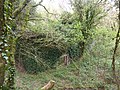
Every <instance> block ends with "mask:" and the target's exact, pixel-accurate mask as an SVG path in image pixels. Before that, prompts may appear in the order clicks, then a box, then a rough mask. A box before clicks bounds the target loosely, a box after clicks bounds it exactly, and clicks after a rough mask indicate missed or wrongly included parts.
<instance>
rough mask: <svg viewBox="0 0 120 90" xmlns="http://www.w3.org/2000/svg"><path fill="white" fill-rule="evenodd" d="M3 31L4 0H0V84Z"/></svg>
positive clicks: (0, 83) (1, 76)
mask: <svg viewBox="0 0 120 90" xmlns="http://www.w3.org/2000/svg"><path fill="white" fill-rule="evenodd" d="M3 33H4V0H0V86H2V85H3V82H4V74H5V69H4V68H5V63H4V59H3V58H2V49H3V38H2V37H3Z"/></svg>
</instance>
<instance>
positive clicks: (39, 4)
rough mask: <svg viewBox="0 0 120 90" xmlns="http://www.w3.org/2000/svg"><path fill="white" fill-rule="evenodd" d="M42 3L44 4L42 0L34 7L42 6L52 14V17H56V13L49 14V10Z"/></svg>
mask: <svg viewBox="0 0 120 90" xmlns="http://www.w3.org/2000/svg"><path fill="white" fill-rule="evenodd" d="M42 2H43V0H41V1H40V2H39V3H38V4H36V5H33V6H32V7H37V6H42V7H43V8H44V9H45V11H46V12H47V13H49V14H52V15H56V14H54V13H51V12H49V11H48V9H47V8H46V7H45V6H44V5H42V4H41V3H42Z"/></svg>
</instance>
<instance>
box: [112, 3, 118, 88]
mask: <svg viewBox="0 0 120 90" xmlns="http://www.w3.org/2000/svg"><path fill="white" fill-rule="evenodd" d="M118 3H119V4H118V5H119V6H118V8H119V14H118V20H119V21H118V25H119V27H118V32H117V35H116V41H115V48H114V53H113V59H112V70H113V76H114V79H115V81H116V84H117V88H118V90H120V86H119V79H118V78H117V75H116V66H115V60H116V59H115V56H116V51H117V48H118V45H119V41H120V1H119V2H118Z"/></svg>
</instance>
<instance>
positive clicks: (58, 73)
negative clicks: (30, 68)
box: [15, 30, 120, 90]
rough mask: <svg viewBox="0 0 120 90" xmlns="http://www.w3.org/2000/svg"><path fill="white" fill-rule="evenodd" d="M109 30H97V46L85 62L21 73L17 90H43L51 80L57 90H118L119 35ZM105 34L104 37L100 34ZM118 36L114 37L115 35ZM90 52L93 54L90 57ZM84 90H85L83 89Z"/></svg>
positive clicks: (17, 82) (119, 63)
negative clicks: (113, 61) (114, 71)
mask: <svg viewBox="0 0 120 90" xmlns="http://www.w3.org/2000/svg"><path fill="white" fill-rule="evenodd" d="M103 31H105V30H99V31H97V33H98V35H96V37H95V39H96V40H95V42H96V44H95V46H93V48H92V51H91V52H85V55H84V57H83V60H81V61H79V60H78V61H76V62H74V63H71V64H70V65H68V66H64V65H59V66H57V68H56V69H52V70H47V71H46V72H41V73H38V74H36V75H31V74H27V73H20V72H17V74H16V85H15V86H16V90H40V88H41V87H42V86H44V85H45V84H46V83H47V82H48V81H49V80H51V79H52V80H55V81H56V84H55V87H54V89H53V90H64V88H82V89H79V90H117V86H116V84H115V81H114V79H113V76H112V67H111V63H112V58H111V57H112V54H113V48H114V41H113V40H112V38H113V37H114V36H115V34H114V33H112V32H105V33H106V36H104V37H103V36H101V35H102V34H104V32H103ZM99 33H101V34H99ZM112 34H114V35H112ZM99 37H100V38H101V39H100V38H99ZM88 53H89V54H88ZM119 55H120V47H118V51H117V55H116V72H117V75H118V76H117V77H118V79H119V80H120V56H119ZM83 88H84V89H83Z"/></svg>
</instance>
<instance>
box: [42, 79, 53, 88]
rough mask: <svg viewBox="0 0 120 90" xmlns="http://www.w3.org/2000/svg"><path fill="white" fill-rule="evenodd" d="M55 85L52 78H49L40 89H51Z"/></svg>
mask: <svg viewBox="0 0 120 90" xmlns="http://www.w3.org/2000/svg"><path fill="white" fill-rule="evenodd" d="M54 85H55V81H54V80H50V81H49V82H48V83H47V84H46V85H45V86H44V87H42V88H41V89H40V90H51V89H52V88H53V87H54Z"/></svg>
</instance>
